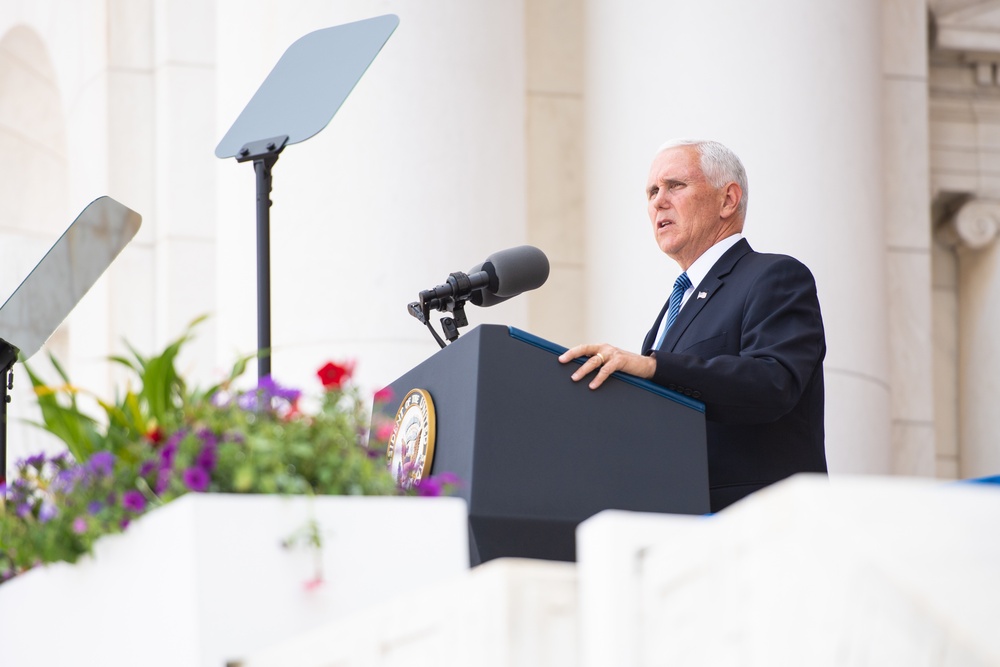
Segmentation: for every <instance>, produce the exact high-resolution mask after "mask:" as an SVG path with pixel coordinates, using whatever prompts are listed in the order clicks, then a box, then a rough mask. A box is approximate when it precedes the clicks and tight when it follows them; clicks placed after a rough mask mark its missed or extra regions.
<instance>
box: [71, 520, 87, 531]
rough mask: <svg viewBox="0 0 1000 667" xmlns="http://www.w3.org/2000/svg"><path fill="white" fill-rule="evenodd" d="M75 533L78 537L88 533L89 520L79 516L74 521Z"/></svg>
mask: <svg viewBox="0 0 1000 667" xmlns="http://www.w3.org/2000/svg"><path fill="white" fill-rule="evenodd" d="M73 532H74V533H76V534H77V535H83V534H84V533H86V532H87V520H86V519H84V518H83V517H82V516H78V517H76V518H75V519H73Z"/></svg>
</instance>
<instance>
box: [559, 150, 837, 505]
mask: <svg viewBox="0 0 1000 667" xmlns="http://www.w3.org/2000/svg"><path fill="white" fill-rule="evenodd" d="M646 200H647V208H648V211H649V219H650V222H652V225H653V234H654V236H655V238H656V242H657V245H659V246H660V249H661V250H662V251H663V252H664V253H666V254H667V256H669V257H670V258H671V259H673V260H674V261H675V262H677V264H678V265H679V266H680V267H681V270H682V271H683V273H681V275H680V276H679V277H678V278H677V281H676V282H675V283H674V286H673V290H672V291H671V292H670V297H669V298H668V299H667V302H666V303H665V304H664V305H663V309H662V310H661V311H660V315H659V317H658V318H657V320H656V323H655V324H654V325H653V328H652V329H651V330H650V331H649V333H648V334H647V336H646V340H645V342H644V343H643V345H642V354H641V355H639V354H635V353H632V352H627V351H625V350H621V349H618V348H616V347H613V346H611V345H607V344H602V345H593V344H591V345H578V346H576V347H574V348H572V349H570V350H568V351H566V352H565V353H564V354H563V355H562V356H560V357H559V361H561V362H563V363H567V362H569V361H571V360H573V359H575V358H577V357H581V356H588V357H590V358H589V359H588V360H587V361H586V362H585V363H584V364H583V365H582V366H581V367H580V368H579V369H577V371H576V372H575V373H573V375H572V378H573V380H574V381H579V380H582V379H583V378H585V377H587V376H588V375H590V374H591V373H592V372H594V371H597V374H596V375H595V376H594V378H593V379H592V380H591V381H590V388H591V389H597V388H598V387H600V386H601V384H602V383H603V382H604V381H605V380H606V379H607V378H608V376H609V375H611V373H613V372H614V371H622V372H625V373H629V374H632V375H635V376H638V377H641V378H648V379H651V380H652V381H653V382H655V383H657V384H659V385H662V386H664V387H667V388H668V389H672V390H674V391H678V392H680V393H683V394H685V395H687V396H690V397H692V398H695V399H697V400H699V401H702V402H704V403H705V416H706V419H707V424H706V427H707V442H708V477H709V486H710V495H711V508H712V511H713V512H718V511H719V510H721V509H723V508H724V507H726V506H728V505H730V504H732V503H734V502H736V501H737V500H739V499H741V498H743V497H745V496H747V495H749V494H751V493H753V492H754V491H756V490H758V489H760V488H762V487H764V486H767V485H768V484H772V483H774V482H777V481H778V480H781V479H783V478H785V477H788V476H789V475H792V474H794V473H797V472H823V473H825V472H826V454H825V448H824V435H823V357H824V356H825V355H826V340H825V336H824V334H823V319H822V316H821V315H820V309H819V301H818V299H817V297H816V283H815V281H814V280H813V277H812V274H811V273H810V272H809V269H807V268H806V267H805V266H804V265H803V264H802V263H801V262H799V261H798V260H796V259H793V258H791V257H787V256H785V255H769V254H762V253H758V252H755V251H754V250H753V249H752V248H751V247H750V244H749V243H748V242H747V241H746V239H744V238H743V236H742V231H743V221H744V219H745V217H746V208H747V177H746V171H745V170H744V168H743V164H742V163H741V162H740V159H739V158H738V157H737V156H736V155H735V154H734V153H733V152H732V151H730V150H729V149H728V148H726V147H725V146H723V145H722V144H720V143H718V142H714V141H688V140H677V141H671V142H668V143H667V144H665V145H664V146H663V147H661V148H660V150H659V152H658V153H657V154H656V157H655V158H654V159H653V164H652V167H651V168H650V171H649V178H648V181H647V184H646ZM663 428H664V432H665V434H666V433H667V432H669V429H670V424H664V425H663Z"/></svg>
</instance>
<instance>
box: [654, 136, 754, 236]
mask: <svg viewBox="0 0 1000 667" xmlns="http://www.w3.org/2000/svg"><path fill="white" fill-rule="evenodd" d="M678 146H694V147H695V149H696V150H697V151H698V156H699V157H700V158H701V172H702V173H703V174H705V178H706V179H708V182H709V183H711V184H712V187H713V188H721V187H722V186H724V185H725V184H726V183H733V182H735V183H736V184H737V185H739V186H740V190H742V191H743V196H742V197H741V198H740V204H739V206H738V207H737V209H736V210H737V211H738V212H739V214H740V217H743V218H745V217H746V214H747V199H748V198H749V190H748V189H747V171H746V169H744V168H743V163H742V162H741V161H740V158H739V157H738V156H737V155H736V153H734V152H732V151H731V150H729V148H727V147H726V146H724V145H723V144H720V143H719V142H718V141H705V140H702V139H671V140H670V141H668V142H666V143H664V144H663V145H662V146H660V147H659V148H658V149H657V151H656V154H657V155H659V154H660V153H662V152H663V151H665V150H667V149H668V148H677V147H678Z"/></svg>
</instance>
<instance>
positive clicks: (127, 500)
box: [122, 489, 146, 513]
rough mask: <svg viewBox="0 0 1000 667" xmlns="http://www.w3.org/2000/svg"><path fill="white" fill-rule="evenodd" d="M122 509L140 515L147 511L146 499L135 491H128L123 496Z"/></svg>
mask: <svg viewBox="0 0 1000 667" xmlns="http://www.w3.org/2000/svg"><path fill="white" fill-rule="evenodd" d="M122 507H124V508H125V509H127V510H130V511H132V512H136V513H139V512H141V511H143V510H144V509H146V499H145V498H144V497H143V495H142V494H141V493H139V492H138V491H136V490H135V489H131V490H129V491H126V492H125V493H124V494H123V495H122Z"/></svg>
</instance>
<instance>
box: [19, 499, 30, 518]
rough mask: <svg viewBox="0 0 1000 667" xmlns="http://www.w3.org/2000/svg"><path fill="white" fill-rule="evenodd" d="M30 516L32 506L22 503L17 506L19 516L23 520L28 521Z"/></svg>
mask: <svg viewBox="0 0 1000 667" xmlns="http://www.w3.org/2000/svg"><path fill="white" fill-rule="evenodd" d="M29 514H31V505H29V504H28V503H21V504H20V505H18V506H17V515H18V516H19V517H21V518H22V519H26V518H27V517H28V515H29Z"/></svg>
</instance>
